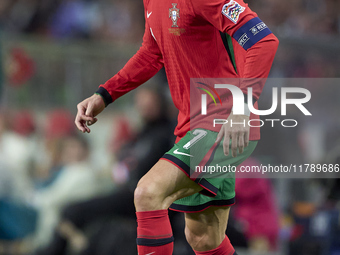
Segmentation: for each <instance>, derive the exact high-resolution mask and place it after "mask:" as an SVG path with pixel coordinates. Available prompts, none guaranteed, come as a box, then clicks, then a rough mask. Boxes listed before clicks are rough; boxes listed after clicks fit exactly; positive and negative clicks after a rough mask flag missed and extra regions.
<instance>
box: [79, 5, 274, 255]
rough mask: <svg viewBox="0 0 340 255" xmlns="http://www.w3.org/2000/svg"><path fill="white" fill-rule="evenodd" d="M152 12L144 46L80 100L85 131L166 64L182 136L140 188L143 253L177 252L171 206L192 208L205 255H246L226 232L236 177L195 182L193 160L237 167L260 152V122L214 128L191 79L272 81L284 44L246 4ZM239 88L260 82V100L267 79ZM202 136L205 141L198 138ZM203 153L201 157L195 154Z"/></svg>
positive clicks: (190, 228)
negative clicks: (222, 160) (193, 92)
mask: <svg viewBox="0 0 340 255" xmlns="http://www.w3.org/2000/svg"><path fill="white" fill-rule="evenodd" d="M144 9H145V20H146V22H145V33H144V37H143V44H142V47H141V48H140V49H139V50H138V52H137V53H136V54H135V55H134V56H133V57H132V58H131V59H130V60H129V61H128V63H127V64H126V65H125V66H124V68H123V69H122V70H120V71H119V72H118V73H117V74H116V75H115V76H113V77H112V78H111V79H109V80H108V81H107V82H106V83H105V84H103V85H101V86H100V87H99V89H98V90H97V92H96V93H95V94H94V95H93V96H91V97H89V98H87V99H85V100H84V101H82V102H81V103H79V104H78V106H77V108H78V113H77V116H76V120H75V123H76V125H77V127H78V129H79V130H80V131H82V132H84V133H90V129H89V125H92V124H94V123H95V122H96V121H97V118H96V116H97V115H98V114H99V113H100V112H102V111H103V110H104V108H105V107H106V106H108V105H109V104H110V103H112V102H113V101H115V100H116V99H117V98H119V97H120V96H123V95H124V94H125V93H127V92H129V91H131V90H132V89H134V88H136V87H138V86H139V85H141V84H143V83H144V82H145V81H147V80H148V79H150V78H151V77H152V76H154V75H155V74H156V73H157V72H158V71H159V70H160V69H161V68H162V67H163V66H164V67H165V71H166V74H167V78H168V83H169V88H170V92H171V95H172V99H173V101H174V103H175V106H176V107H177V108H178V109H179V115H178V125H177V127H176V129H175V135H176V136H177V140H176V143H175V145H174V147H173V148H172V149H171V150H170V151H169V152H167V153H166V154H165V155H164V156H163V157H162V158H161V160H159V161H158V162H157V163H156V164H155V165H154V166H153V167H152V168H151V169H150V171H149V172H148V173H147V174H146V175H144V176H143V177H142V179H141V180H140V181H139V183H138V185H137V187H136V190H135V194H134V197H135V198H134V202H135V208H136V215H137V223H138V227H137V249H138V253H139V255H152V254H154V255H169V254H172V251H173V240H174V239H173V236H172V230H171V226H170V222H169V217H168V211H167V210H168V208H170V209H173V210H177V211H181V212H184V213H185V235H186V238H187V241H188V242H189V244H190V245H191V247H192V248H193V250H194V251H195V253H196V254H216V255H222V254H223V255H233V254H236V252H235V250H234V248H233V247H232V245H231V244H230V241H229V239H228V237H227V236H225V230H226V227H227V221H228V215H229V209H230V205H232V204H233V203H234V197H235V191H234V187H235V181H234V179H233V178H205V177H202V178H201V177H200V178H192V177H191V176H190V158H200V159H201V162H202V161H204V160H205V165H209V164H210V163H212V162H214V160H215V158H221V157H224V158H225V162H227V164H229V165H238V164H240V163H241V162H242V161H243V160H245V159H246V158H247V157H249V155H250V154H251V153H252V151H253V150H254V149H255V146H256V144H257V140H259V139H260V133H259V128H253V127H251V128H250V127H249V126H248V125H244V126H242V125H233V126H231V125H229V124H224V125H222V126H216V127H213V126H212V125H207V124H206V123H207V121H205V116H206V118H208V119H209V118H210V116H209V115H201V114H199V113H200V108H201V106H200V103H201V102H199V101H197V102H196V101H195V102H190V78H266V77H267V76H268V74H269V71H270V67H271V65H272V62H273V59H274V56H275V53H276V50H277V47H278V40H277V38H276V37H275V36H274V35H273V34H272V33H271V31H270V30H269V28H268V27H267V26H266V25H265V24H264V23H263V22H262V21H261V20H260V19H259V18H258V17H257V15H256V13H254V12H253V11H251V10H250V8H249V7H248V5H247V4H245V3H244V2H243V0H227V1H226V0H209V1H207V0H171V1H169V0H144ZM238 86H239V88H240V89H241V90H242V92H243V93H244V94H245V95H247V91H248V90H247V88H248V87H249V86H251V87H252V89H253V95H249V96H252V97H253V98H254V99H255V100H258V98H259V96H260V94H261V91H262V88H263V83H261V82H256V83H253V84H252V83H249V82H246V83H239V84H238ZM256 105H257V103H255V105H254V106H255V107H256ZM226 108H227V109H226V110H227V113H226V115H225V116H223V117H224V119H228V120H229V123H230V121H233V122H238V123H240V122H243V121H246V122H247V121H248V120H249V119H256V118H257V117H256V116H254V115H253V114H251V115H250V116H249V114H247V113H245V115H236V114H233V111H232V110H233V109H232V105H231V104H230V103H228V104H227V106H226ZM220 117H221V116H220ZM195 136H197V137H196V140H195V142H193V140H191V142H190V139H191V138H192V137H195ZM222 140H223V141H222ZM190 147H191V148H190ZM189 148H190V149H191V150H190V151H189ZM230 149H231V153H230V152H229V150H230ZM193 151H197V152H198V153H199V154H200V155H199V156H197V157H196V156H195V155H191V153H192V152H193ZM207 158H209V160H206V159H207Z"/></svg>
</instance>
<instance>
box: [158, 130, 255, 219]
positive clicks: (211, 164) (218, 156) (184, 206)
mask: <svg viewBox="0 0 340 255" xmlns="http://www.w3.org/2000/svg"><path fill="white" fill-rule="evenodd" d="M216 137H217V132H213V131H210V130H206V129H194V130H192V131H189V132H187V134H186V135H185V136H184V137H183V138H182V139H181V140H179V141H178V142H177V143H176V144H175V145H174V147H172V149H171V150H169V151H168V152H167V153H165V154H164V155H163V157H162V158H161V159H162V160H167V161H169V162H170V163H172V164H174V165H175V166H177V167H178V168H179V169H181V170H182V171H183V172H184V173H185V174H186V175H187V176H188V177H189V178H190V179H191V180H193V181H194V182H196V183H197V184H199V185H200V186H201V187H202V188H203V190H202V191H201V192H199V193H196V194H193V195H191V196H188V197H185V198H182V199H179V200H176V201H175V202H174V203H173V204H172V205H171V206H170V209H171V210H174V211H179V212H187V213H190V212H199V211H203V210H205V209H207V208H208V207H210V206H230V205H233V204H234V203H235V171H236V167H237V166H238V165H240V164H241V163H242V162H243V161H244V160H246V159H247V158H248V157H249V156H250V155H251V153H252V152H253V151H254V149H255V147H256V145H257V141H250V142H249V145H248V146H247V147H245V148H244V152H243V153H242V154H238V155H237V157H235V158H233V157H232V156H231V150H230V153H229V156H225V155H224V152H223V139H222V141H221V142H220V143H219V144H217V143H215V140H216Z"/></svg>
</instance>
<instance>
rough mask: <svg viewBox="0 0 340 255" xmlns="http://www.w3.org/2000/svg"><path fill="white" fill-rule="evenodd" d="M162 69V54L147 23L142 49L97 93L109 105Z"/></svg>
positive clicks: (100, 87) (101, 86)
mask: <svg viewBox="0 0 340 255" xmlns="http://www.w3.org/2000/svg"><path fill="white" fill-rule="evenodd" d="M145 20H147V19H145ZM162 67H163V58H162V54H161V52H160V50H159V47H158V45H157V42H156V41H155V39H154V38H153V37H152V35H151V32H150V27H149V25H148V23H147V22H145V32H144V36H143V44H142V47H141V48H140V49H139V50H138V51H137V53H136V54H135V55H134V56H133V57H132V58H131V59H130V60H129V61H128V62H127V63H126V65H125V66H124V67H123V68H122V69H121V70H120V71H119V72H118V73H117V74H116V75H115V76H113V77H112V78H111V79H109V80H108V81H107V82H106V83H105V84H103V85H100V86H99V89H98V90H97V92H96V93H98V94H100V95H101V96H102V97H103V99H104V101H105V104H106V105H108V104H109V103H112V102H113V101H115V100H116V99H117V98H119V97H121V96H123V95H124V94H126V93H127V92H129V91H131V90H133V89H135V88H137V87H138V86H139V85H141V84H143V83H144V82H146V81H147V80H149V79H150V78H151V77H153V76H154V75H155V74H156V73H157V72H158V71H159V70H160V69H161V68H162Z"/></svg>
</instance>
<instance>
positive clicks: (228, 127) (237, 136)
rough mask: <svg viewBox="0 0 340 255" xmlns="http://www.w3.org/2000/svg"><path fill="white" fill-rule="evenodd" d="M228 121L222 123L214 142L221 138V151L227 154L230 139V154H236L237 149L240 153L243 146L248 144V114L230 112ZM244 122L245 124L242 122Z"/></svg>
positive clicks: (219, 140) (234, 155) (218, 141)
mask: <svg viewBox="0 0 340 255" xmlns="http://www.w3.org/2000/svg"><path fill="white" fill-rule="evenodd" d="M227 120H228V122H227V123H225V124H223V126H222V127H221V130H220V132H219V133H218V135H217V139H216V143H220V142H221V141H222V139H223V137H224V140H223V151H224V154H225V155H226V156H228V155H229V145H230V139H231V155H232V157H236V156H237V150H238V152H239V153H240V154H241V153H243V151H244V148H245V147H247V146H248V144H249V129H250V127H249V125H248V121H249V116H246V115H234V114H232V113H231V114H230V115H229V117H228V119H227ZM243 123H245V124H243Z"/></svg>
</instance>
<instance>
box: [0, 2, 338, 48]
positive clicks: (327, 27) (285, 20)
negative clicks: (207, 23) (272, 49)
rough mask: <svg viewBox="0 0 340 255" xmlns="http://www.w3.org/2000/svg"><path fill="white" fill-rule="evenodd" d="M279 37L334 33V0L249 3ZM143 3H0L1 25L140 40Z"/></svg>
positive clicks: (61, 34) (56, 35)
mask: <svg viewBox="0 0 340 255" xmlns="http://www.w3.org/2000/svg"><path fill="white" fill-rule="evenodd" d="M245 2H247V3H249V4H250V6H251V7H252V9H253V10H255V11H256V12H257V13H258V14H259V16H260V17H261V18H262V19H263V20H264V21H265V22H266V23H268V24H270V27H271V28H273V29H275V31H277V32H278V33H279V35H285V36H291V35H292V36H301V35H303V34H311V35H315V34H318V35H319V34H339V33H340V25H339V24H340V15H339V11H338V10H339V9H340V3H339V1H337V0H287V1H281V0H248V1H245ZM143 19H144V16H143V1H142V0H126V1H119V0H96V1H94V0H2V1H1V3H0V24H1V27H2V29H3V30H4V31H7V32H11V33H20V32H24V33H34V34H40V35H44V36H49V37H52V38H91V39H94V38H95V39H97V40H98V39H103V40H120V41H125V42H126V41H129V40H132V41H133V40H140V38H141V35H142V34H143V31H144V24H143V23H144V22H143Z"/></svg>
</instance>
